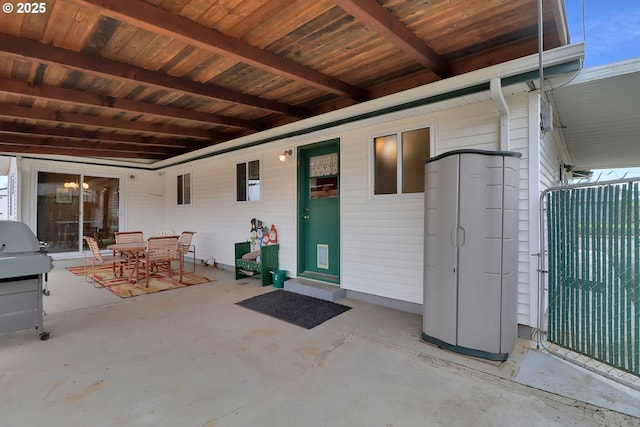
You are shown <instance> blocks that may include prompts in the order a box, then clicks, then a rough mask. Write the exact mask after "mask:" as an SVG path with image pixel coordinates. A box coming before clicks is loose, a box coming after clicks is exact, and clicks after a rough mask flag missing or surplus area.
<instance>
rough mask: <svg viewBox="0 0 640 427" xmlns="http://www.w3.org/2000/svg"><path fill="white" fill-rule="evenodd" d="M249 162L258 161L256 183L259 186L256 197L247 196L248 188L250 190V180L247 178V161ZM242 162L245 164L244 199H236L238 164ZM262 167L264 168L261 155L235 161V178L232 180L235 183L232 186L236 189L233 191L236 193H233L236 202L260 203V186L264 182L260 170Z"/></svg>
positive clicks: (248, 193)
mask: <svg viewBox="0 0 640 427" xmlns="http://www.w3.org/2000/svg"><path fill="white" fill-rule="evenodd" d="M251 162H258V168H259V171H258V183H259V185H260V188H259V190H258V196H257V198H256V199H251V198H250V197H249V195H250V191H249V190H250V187H251V183H250V182H249V181H250V180H249V163H251ZM242 164H244V165H245V171H246V181H245V200H238V165H242ZM263 168H264V163H263V161H262V158H261V157H258V158H251V159H249V160H245V161H242V162H236V163H235V168H234V178H235V179H234V182H235V185H234V186H235V190H236V191H235V192H236V195H235V200H236V203H260V202H262V187H263V183H264V181H263V177H262V176H263V172H262V170H263Z"/></svg>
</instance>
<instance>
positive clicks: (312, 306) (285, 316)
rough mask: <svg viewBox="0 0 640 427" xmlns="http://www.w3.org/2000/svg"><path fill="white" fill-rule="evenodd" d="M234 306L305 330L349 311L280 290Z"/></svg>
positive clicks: (333, 304) (346, 308)
mask: <svg viewBox="0 0 640 427" xmlns="http://www.w3.org/2000/svg"><path fill="white" fill-rule="evenodd" d="M236 304H237V305H239V306H242V307H245V308H248V309H250V310H254V311H257V312H259V313H262V314H266V315H268V316H271V317H275V318H276V319H280V320H284V321H285V322H289V323H292V324H294V325H297V326H301V327H303V328H306V329H311V328H315V327H316V326H318V325H320V324H321V323H324V322H326V321H327V320H329V319H331V318H333V317H335V316H337V315H339V314H342V313H344V312H345V311H347V310H351V307H348V306H346V305H341V304H336V303H335V302H331V301H325V300H322V299H318V298H314V297H309V296H306V295H300V294H296V293H294V292H289V291H282V290H277V291H273V292H268V293H266V294H262V295H258V296H255V297H251V298H249V299H246V300H244V301H240V302H237V303H236Z"/></svg>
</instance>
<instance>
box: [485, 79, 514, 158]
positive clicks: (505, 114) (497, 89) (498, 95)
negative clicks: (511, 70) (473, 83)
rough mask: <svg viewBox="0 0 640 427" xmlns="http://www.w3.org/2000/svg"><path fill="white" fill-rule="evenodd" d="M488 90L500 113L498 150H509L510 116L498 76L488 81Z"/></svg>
mask: <svg viewBox="0 0 640 427" xmlns="http://www.w3.org/2000/svg"><path fill="white" fill-rule="evenodd" d="M489 85H490V86H489V90H490V91H491V98H492V99H493V100H494V101H495V103H496V107H498V112H499V113H500V150H501V151H509V146H510V145H511V144H510V140H511V139H510V138H511V137H510V134H509V123H510V120H511V116H510V114H509V106H508V105H507V101H505V99H504V95H503V94H502V84H501V80H500V77H494V78H492V79H491V81H490V82H489Z"/></svg>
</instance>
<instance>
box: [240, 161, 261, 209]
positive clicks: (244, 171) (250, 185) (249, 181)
mask: <svg viewBox="0 0 640 427" xmlns="http://www.w3.org/2000/svg"><path fill="white" fill-rule="evenodd" d="M261 196H262V195H261V190H260V160H252V161H249V162H244V163H238V164H236V201H238V202H257V201H259V200H260V199H261Z"/></svg>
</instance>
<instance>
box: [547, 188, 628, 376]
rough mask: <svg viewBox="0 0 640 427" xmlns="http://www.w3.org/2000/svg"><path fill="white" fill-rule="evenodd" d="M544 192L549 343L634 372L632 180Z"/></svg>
mask: <svg viewBox="0 0 640 427" xmlns="http://www.w3.org/2000/svg"><path fill="white" fill-rule="evenodd" d="M545 197H546V200H545V201H544V202H545V204H546V207H547V237H548V247H547V250H548V291H549V300H548V304H549V306H548V319H547V320H548V334H549V335H548V339H549V341H550V342H553V343H556V344H558V345H560V346H562V347H565V348H568V349H570V350H573V351H575V352H578V353H582V354H584V355H587V356H589V357H591V358H593V359H596V360H599V361H601V362H604V363H606V364H608V365H611V366H614V367H616V368H618V369H621V370H624V371H626V372H630V373H632V374H635V375H638V376H640V337H639V334H640V189H639V183H638V182H637V181H632V180H629V181H626V182H618V183H613V184H612V183H609V184H600V185H594V186H576V187H571V186H569V187H563V188H559V189H557V190H556V189H553V190H551V191H549V192H548V193H547V194H546V196H545Z"/></svg>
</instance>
